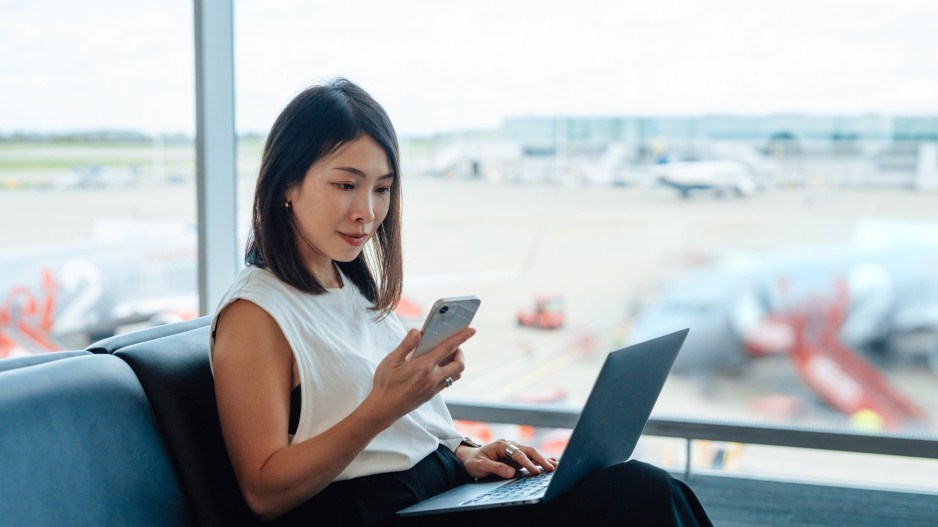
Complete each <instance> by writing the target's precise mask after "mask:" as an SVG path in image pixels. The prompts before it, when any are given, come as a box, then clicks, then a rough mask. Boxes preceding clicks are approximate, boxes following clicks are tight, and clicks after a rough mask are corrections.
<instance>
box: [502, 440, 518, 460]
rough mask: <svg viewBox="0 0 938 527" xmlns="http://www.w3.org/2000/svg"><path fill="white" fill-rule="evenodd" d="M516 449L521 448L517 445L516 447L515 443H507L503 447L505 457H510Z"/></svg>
mask: <svg viewBox="0 0 938 527" xmlns="http://www.w3.org/2000/svg"><path fill="white" fill-rule="evenodd" d="M518 450H521V449H520V448H518V447H516V446H515V445H512V444H510V443H509V445H508V446H506V447H505V457H508V458H510V457H511V456H513V455H514V454H515V452H517V451H518Z"/></svg>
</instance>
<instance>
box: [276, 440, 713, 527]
mask: <svg viewBox="0 0 938 527" xmlns="http://www.w3.org/2000/svg"><path fill="white" fill-rule="evenodd" d="M470 480H471V478H470V477H469V475H468V474H467V473H466V471H465V470H464V469H463V467H462V464H461V463H460V462H459V460H458V459H456V456H455V455H454V454H453V453H452V452H451V451H450V450H449V449H447V448H446V447H444V446H440V448H439V449H437V451H436V452H434V453H432V454H430V455H429V456H427V457H426V458H424V459H423V460H422V461H420V462H419V463H417V465H415V466H414V467H413V468H411V469H410V470H405V471H403V472H392V473H387V474H376V475H373V476H365V477H361V478H355V479H350V480H345V481H338V482H335V483H333V484H331V485H329V486H328V487H326V488H325V489H323V491H322V492H320V493H319V494H317V495H316V496H313V497H312V498H311V499H310V500H309V501H307V502H305V503H303V504H302V505H300V506H298V507H297V508H295V509H293V510H292V511H290V512H288V513H287V514H285V515H283V516H282V517H280V518H278V519H277V521H276V522H275V523H274V524H275V525H303V526H320V525H341V526H346V525H348V526H351V525H362V526H400V527H420V526H436V525H445V526H446V527H452V526H467V527H468V526H471V527H488V526H498V525H512V526H517V525H526V524H528V522H541V523H545V524H546V525H575V526H578V527H591V526H607V525H608V526H612V525H635V526H656V527H657V526H682V527H683V526H695V525H703V526H710V525H713V524H712V523H711V522H710V519H709V518H708V517H707V514H706V512H704V510H703V507H702V506H701V505H700V502H699V501H698V500H697V496H695V495H694V492H693V491H692V490H690V488H689V487H687V485H685V484H684V483H683V482H681V481H678V480H676V479H674V478H672V477H671V475H670V474H668V473H667V472H665V471H664V470H661V469H659V468H657V467H654V466H652V465H649V464H647V463H642V462H640V461H634V460H633V461H628V462H626V463H620V464H618V465H613V466H611V467H608V468H605V469H603V470H601V471H599V472H598V473H596V474H594V475H593V476H591V477H589V478H587V479H586V481H583V482H582V483H580V484H579V485H577V486H576V487H575V488H573V489H571V490H569V491H567V492H566V493H564V494H563V495H562V496H560V497H558V498H556V499H554V500H551V501H549V502H547V503H541V504H537V505H522V506H517V507H503V508H496V509H484V510H480V511H466V512H458V513H444V514H436V515H431V516H416V517H410V518H398V517H397V516H396V515H395V514H394V513H395V512H396V511H398V510H400V509H403V508H404V507H407V506H409V505H412V504H414V503H416V502H418V501H421V500H424V499H426V498H429V497H431V496H435V495H437V494H439V493H441V492H443V491H446V490H449V489H451V488H453V487H454V486H456V485H460V484H462V483H465V482H467V481H470Z"/></svg>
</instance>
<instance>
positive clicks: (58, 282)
mask: <svg viewBox="0 0 938 527" xmlns="http://www.w3.org/2000/svg"><path fill="white" fill-rule="evenodd" d="M105 223H106V222H105ZM96 230H97V231H98V232H99V233H101V232H108V233H109V234H108V235H100V234H99V235H96V236H95V237H94V238H92V239H91V240H82V241H74V242H69V243H65V244H57V245H53V246H40V247H32V248H27V249H17V250H16V251H7V252H6V253H0V269H2V270H3V274H2V282H0V358H3V357H9V356H16V355H24V354H32V353H41V352H45V351H55V350H60V349H72V348H76V347H82V346H84V345H86V344H87V342H88V341H94V340H97V339H100V338H104V337H107V336H110V335H112V334H114V332H115V330H117V329H118V328H120V327H121V326H127V325H130V324H139V323H147V324H159V323H167V322H173V321H179V320H185V319H188V318H194V317H196V316H198V314H197V311H198V301H197V298H196V294H195V291H196V234H195V230H194V229H192V228H187V227H184V226H178V225H175V226H170V225H168V224H152V225H144V224H142V223H135V222H126V221H122V222H120V223H118V222H114V223H112V224H111V225H104V224H102V225H99V226H96Z"/></svg>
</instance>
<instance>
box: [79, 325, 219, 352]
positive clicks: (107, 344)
mask: <svg viewBox="0 0 938 527" xmlns="http://www.w3.org/2000/svg"><path fill="white" fill-rule="evenodd" d="M211 322H212V317H210V316H204V317H199V318H194V319H192V320H186V321H184V322H175V323H173V324H164V325H162V326H153V327H149V328H143V329H138V330H137V331H131V332H129V333H121V334H120V335H114V336H113V337H108V338H106V339H103V340H99V341H98V342H95V343H94V344H92V345H90V346H88V347H87V348H85V349H86V350H88V351H90V352H91V353H114V352H116V351H117V350H119V349H121V348H126V347H127V346H132V345H134V344H138V343H140V342H146V341H148V340H155V339H158V338H163V337H167V336H169V335H175V334H177V333H185V332H186V331H191V330H193V329H196V328H200V327H203V326H207V325H209V324H211Z"/></svg>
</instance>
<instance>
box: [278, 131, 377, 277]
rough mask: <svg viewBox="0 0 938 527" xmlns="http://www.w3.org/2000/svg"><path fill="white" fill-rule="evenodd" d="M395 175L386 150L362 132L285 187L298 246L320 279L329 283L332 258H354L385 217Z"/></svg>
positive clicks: (346, 259) (331, 271)
mask: <svg viewBox="0 0 938 527" xmlns="http://www.w3.org/2000/svg"><path fill="white" fill-rule="evenodd" d="M394 177H395V175H394V174H392V173H391V169H390V167H389V165H388V156H387V154H386V153H385V151H384V149H382V148H381V147H380V146H379V145H378V143H376V142H375V140H374V139H372V138H371V137H370V136H368V135H367V134H363V135H362V136H361V137H359V138H358V139H355V140H354V141H349V142H348V143H345V144H344V145H342V146H341V147H340V148H339V149H338V150H336V151H335V152H333V153H332V154H331V155H329V156H327V157H324V158H322V159H320V160H319V161H317V162H316V163H314V164H313V165H312V166H311V167H309V170H307V171H306V176H305V177H304V178H303V181H302V182H300V183H299V184H298V185H295V186H294V187H292V188H290V189H289V190H288V191H287V200H288V201H289V202H290V207H291V209H292V214H293V216H294V219H295V221H294V224H295V229H296V236H297V240H296V243H297V247H299V249H300V253H301V254H302V255H303V259H304V260H305V261H306V264H307V266H308V267H309V269H310V271H312V272H313V274H314V275H315V276H316V277H317V278H318V279H319V280H320V283H322V284H323V285H325V286H327V287H329V286H330V285H329V284H331V283H333V281H334V278H333V276H334V275H333V270H332V261H333V260H336V261H340V262H350V261H352V260H354V259H355V258H356V257H357V256H358V255H359V254H360V253H361V252H362V250H363V249H364V246H365V242H367V241H368V240H369V239H370V238H371V237H372V236H373V235H374V233H375V230H377V228H378V226H379V225H381V222H382V221H384V218H385V217H386V216H387V214H388V209H389V207H390V205H391V185H392V184H393V183H394Z"/></svg>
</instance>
